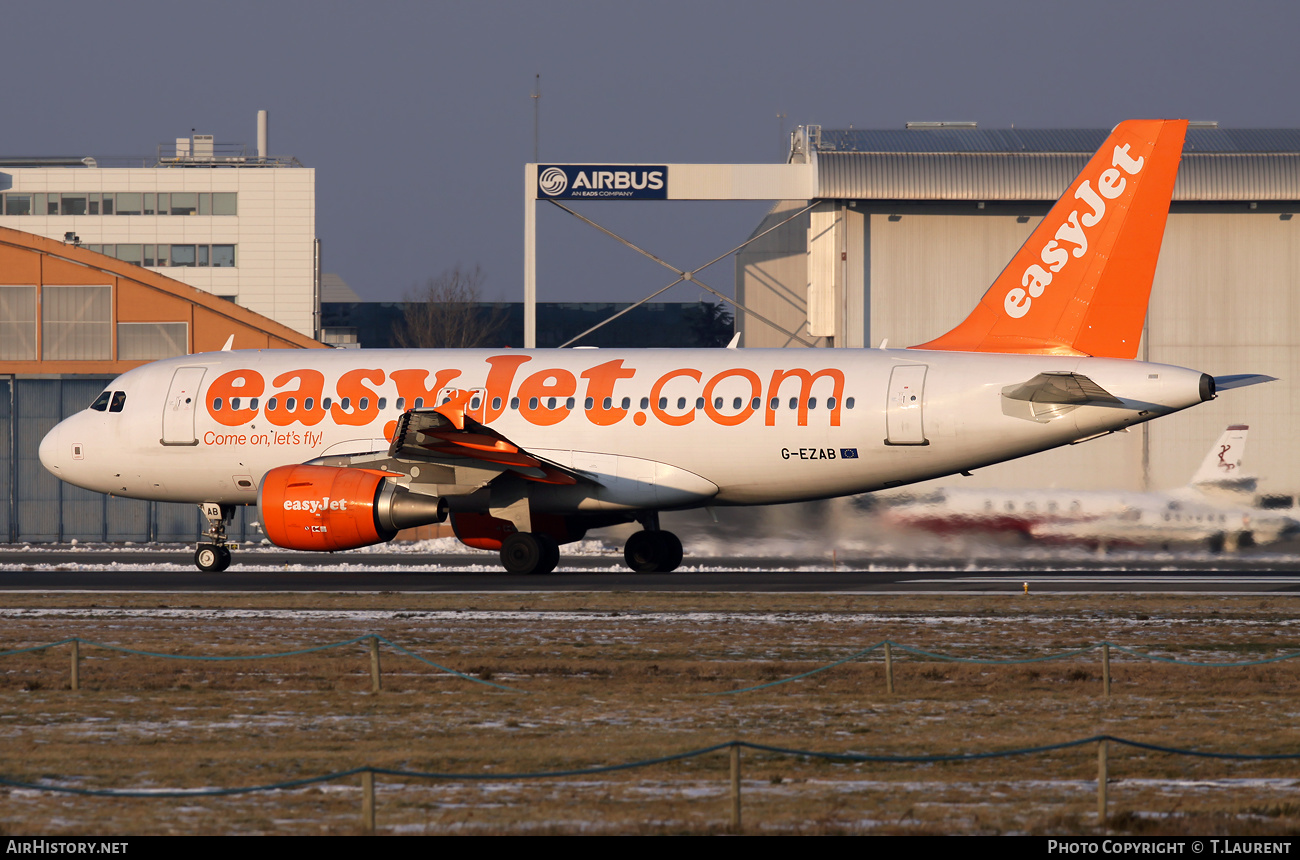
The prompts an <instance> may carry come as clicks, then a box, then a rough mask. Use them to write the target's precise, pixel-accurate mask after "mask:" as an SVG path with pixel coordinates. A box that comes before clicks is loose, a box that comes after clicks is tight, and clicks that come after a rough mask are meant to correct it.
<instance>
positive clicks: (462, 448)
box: [388, 392, 596, 484]
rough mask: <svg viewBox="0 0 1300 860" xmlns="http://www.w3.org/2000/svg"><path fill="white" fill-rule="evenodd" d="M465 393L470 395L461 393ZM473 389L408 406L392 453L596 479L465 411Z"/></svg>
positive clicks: (541, 475)
mask: <svg viewBox="0 0 1300 860" xmlns="http://www.w3.org/2000/svg"><path fill="white" fill-rule="evenodd" d="M462 394H463V395H465V396H464V397H462V396H460V395H462ZM467 399H468V392H459V393H458V394H457V395H453V397H452V398H451V400H449V401H448V402H447V403H444V404H443V405H442V406H439V407H437V408H436V409H408V410H407V411H406V412H403V413H402V415H401V417H400V418H398V419H397V428H396V429H395V430H394V431H393V438H392V441H391V443H390V445H389V448H388V456H389V457H394V458H398V459H403V460H422V461H425V462H430V463H444V464H453V463H458V462H459V463H463V462H465V461H466V460H470V461H473V462H476V463H478V464H480V465H484V466H489V467H497V468H500V469H501V470H502V471H506V470H509V471H511V472H514V473H515V474H517V475H519V476H520V477H521V478H524V479H526V480H529V481H536V482H538V483H543V484H576V483H578V482H579V481H582V482H584V483H589V484H594V483H596V482H595V481H593V480H592V479H591V477H590V476H588V475H586V474H584V473H582V472H579V471H577V470H575V469H569V468H566V467H564V466H561V465H560V464H558V463H553V462H551V461H550V460H547V459H545V458H544V457H538V456H536V455H535V454H530V453H528V452H527V451H525V450H524V449H522V448H520V447H519V446H518V445H516V444H515V443H513V442H511V441H510V440H509V439H507V438H506V437H505V436H502V435H501V434H500V433H498V432H497V431H495V430H493V429H492V428H490V427H487V426H486V425H484V424H481V423H479V422H478V421H475V420H474V419H473V418H471V417H469V416H468V415H466V414H465V411H464V405H465V401H466V400H467Z"/></svg>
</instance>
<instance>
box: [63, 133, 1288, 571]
mask: <svg viewBox="0 0 1300 860" xmlns="http://www.w3.org/2000/svg"><path fill="white" fill-rule="evenodd" d="M1186 128H1187V123H1186V121H1182V120H1177V121H1172V120H1170V121H1166V120H1131V121H1127V122H1124V123H1122V124H1120V125H1119V126H1117V127H1116V128H1115V130H1114V132H1112V134H1111V136H1110V137H1109V138H1108V139H1107V140H1106V142H1105V144H1104V145H1103V146H1102V147H1101V149H1100V150H1099V151H1098V152H1097V154H1096V155H1095V156H1094V157H1093V158H1092V159H1091V160H1090V161H1089V162H1088V165H1087V166H1086V167H1085V168H1084V170H1083V172H1082V173H1081V174H1080V175H1079V176H1078V178H1076V179H1075V181H1074V182H1073V183H1072V184H1071V185H1070V187H1069V189H1068V190H1067V191H1066V193H1065V195H1064V196H1063V197H1062V198H1061V200H1060V201H1059V202H1058V203H1057V204H1056V205H1055V206H1054V207H1053V208H1052V210H1051V212H1050V213H1049V214H1048V215H1047V217H1046V218H1045V219H1044V220H1043V222H1042V223H1041V224H1040V225H1039V226H1038V228H1037V229H1036V230H1035V231H1034V233H1033V234H1032V235H1031V236H1030V238H1029V240H1028V241H1027V242H1026V243H1025V245H1024V247H1022V248H1021V249H1020V251H1019V252H1018V253H1017V254H1016V256H1015V257H1014V258H1013V259H1012V261H1011V263H1010V264H1009V265H1008V267H1007V268H1006V270H1005V271H1003V273H1002V274H1001V275H1000V276H999V277H998V278H997V280H996V281H995V282H994V283H993V285H992V287H990V289H989V291H988V293H987V294H985V296H984V298H983V299H982V300H981V302H980V303H979V305H978V306H977V307H976V308H975V310H974V312H973V313H972V314H971V315H970V316H969V317H968V318H967V319H966V320H965V321H964V322H963V323H962V324H961V325H959V326H958V327H957V328H955V329H953V330H952V331H951V332H949V333H948V334H946V335H944V336H942V337H940V338H938V339H937V340H934V341H931V342H930V343H927V344H923V345H921V346H919V347H914V348H911V349H896V350H884V349H861V350H849V349H834V350H829V349H828V350H797V349H773V350H725V349H705V350H605V349H602V350H593V349H572V350H537V351H515V350H504V351H503V350H382V351H381V350H375V351H366V350H338V351H333V352H315V351H312V352H303V351H297V350H292V351H231V352H219V353H208V354H203V355H193V356H185V357H181V358H175V359H168V360H165V361H158V362H154V363H153V364H149V365H145V366H143V367H139V368H137V369H135V370H132V371H130V372H128V373H125V374H123V375H122V376H120V377H119V378H118V379H116V380H115V381H114V382H113V383H112V384H111V385H110V386H109V387H108V389H107V390H106V391H105V392H104V393H103V395H101V396H100V398H99V399H98V400H96V401H95V402H94V403H93V404H92V405H91V406H90V407H89V408H88V409H86V410H85V411H83V412H80V413H78V414H76V415H73V416H71V417H69V418H68V419H66V420H65V421H63V422H62V423H60V424H59V425H58V426H56V427H55V428H54V429H53V430H51V431H50V433H49V435H48V436H46V438H45V439H44V441H43V442H42V443H41V449H40V456H41V462H42V463H44V465H45V467H46V468H47V469H49V470H50V471H52V472H53V473H54V474H55V475H57V476H59V477H60V478H61V479H63V480H65V481H68V482H70V483H73V484H76V485H77V486H81V487H86V488H89V489H93V490H97V491H99V492H104V493H112V494H114V495H120V496H128V497H133V498H143V499H157V500H161V501H180V502H195V503H198V504H200V505H201V506H202V508H203V510H204V511H205V513H206V514H207V516H208V520H209V522H210V524H211V528H210V529H209V531H208V533H207V534H206V536H205V538H204V540H203V541H202V542H201V543H200V544H199V546H198V549H197V551H196V553H195V563H196V564H197V565H198V566H199V567H200V568H201V569H204V570H220V569H224V568H225V567H226V566H227V565H228V564H229V563H230V551H229V549H228V547H227V544H226V541H225V526H226V523H228V522H229V520H230V518H231V517H233V513H234V506H235V505H257V507H258V513H259V515H260V518H261V523H262V528H263V530H264V531H265V533H266V535H267V537H268V538H269V539H270V540H271V541H272V542H274V543H275V544H277V545H279V546H282V547H287V548H291V549H300V550H317V551H319V550H328V551H333V550H346V549H352V548H355V547H361V546H366V545H368V544H374V543H378V542H381V541H385V540H390V539H391V538H392V537H393V536H394V535H395V534H396V533H397V531H398V530H399V529H401V528H406V527H411V526H418V525H422V524H427V523H433V522H440V521H442V520H443V519H444V518H446V517H448V516H450V518H451V521H452V525H453V526H454V528H455V532H456V535H457V536H458V537H459V538H460V539H461V540H462V541H463V542H465V543H466V544H468V545H469V546H472V547H479V548H482V549H490V550H499V551H500V555H501V561H502V564H503V565H504V566H505V568H506V569H507V570H509V571H512V572H526V573H544V572H547V571H550V570H551V569H553V568H554V567H555V565H556V563H557V562H558V560H559V546H560V545H561V544H563V543H566V542H569V541H573V540H577V539H578V538H580V537H582V535H583V534H584V533H585V532H586V530H587V529H589V528H599V527H602V526H608V525H612V524H616V523H626V522H632V521H637V522H639V523H641V525H642V526H643V530H642V531H638V532H636V533H634V534H633V535H632V536H631V537H630V538H629V539H628V541H627V545H626V548H625V553H624V554H625V557H626V559H627V563H628V564H629V566H631V567H632V568H633V569H635V570H642V571H652V570H672V569H673V568H675V567H676V566H677V565H678V564H680V562H681V559H682V545H681V542H680V541H679V540H678V539H677V538H676V537H675V536H674V535H673V534H672V533H671V532H668V531H663V530H661V529H660V528H659V512H660V511H663V510H669V509H682V508H692V507H700V506H704V505H762V504H770V503H776V502H794V501H801V500H808V499H822V498H829V497H834V496H842V495H848V494H853V493H862V492H867V491H870V490H879V489H882V488H885V487H897V486H901V485H904V484H909V483H912V482H915V481H924V480H928V479H931V478H937V477H942V476H944V475H951V474H956V473H958V472H963V471H966V470H970V469H974V468H978V467H981V466H986V465H989V464H991V463H997V462H1000V461H1003V460H1009V459H1012V458H1015V457H1023V456H1025V455H1026V454H1032V453H1034V452H1037V451H1044V450H1047V449H1049V448H1055V447H1058V446H1060V445H1065V444H1068V443H1071V442H1077V441H1079V440H1081V439H1086V438H1089V437H1092V436H1097V435H1101V434H1104V433H1109V432H1114V431H1117V430H1122V429H1124V428H1126V427H1129V426H1132V425H1134V424H1139V423H1141V422H1144V421H1150V420H1151V419H1153V418H1157V417H1160V416H1162V415H1168V414H1169V413H1172V412H1176V411H1178V410H1180V409H1186V408H1187V407H1189V406H1194V405H1195V404H1197V403H1201V402H1203V401H1206V400H1209V399H1211V398H1213V397H1214V396H1215V392H1216V390H1221V389H1224V388H1231V387H1237V386H1240V385H1247V384H1251V383H1253V382H1261V381H1264V380H1265V379H1266V377H1260V376H1234V377H1220V378H1217V379H1216V378H1212V377H1211V376H1209V375H1207V374H1205V373H1202V372H1200V371H1196V370H1188V369H1185V368H1181V367H1172V366H1168V365H1159V364H1149V363H1143V362H1138V361H1134V360H1133V357H1134V356H1135V355H1136V352H1137V347H1138V340H1139V337H1140V336H1141V329H1142V324H1143V321H1144V319H1145V317H1146V308H1147V300H1148V297H1149V295H1150V289H1151V281H1152V276H1153V273H1154V271H1155V266H1156V258H1157V255H1158V253H1159V250H1160V241H1161V237H1162V236H1163V233H1164V226H1165V220H1166V217H1167V215H1168V212H1169V201H1170V197H1171V194H1172V191H1173V185H1174V176H1175V173H1176V172H1177V168H1178V162H1179V159H1180V157H1181V152H1182V145H1183V137H1184V135H1185V133H1186Z"/></svg>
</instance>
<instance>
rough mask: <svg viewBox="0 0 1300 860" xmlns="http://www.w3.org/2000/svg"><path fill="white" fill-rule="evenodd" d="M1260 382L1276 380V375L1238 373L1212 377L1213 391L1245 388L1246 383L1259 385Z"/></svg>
mask: <svg viewBox="0 0 1300 860" xmlns="http://www.w3.org/2000/svg"><path fill="white" fill-rule="evenodd" d="M1261 382H1277V377H1276V376H1265V375H1264V374H1262V373H1238V374H1236V375H1235V376H1216V377H1214V390H1215V391H1229V390H1231V389H1233V388H1245V387H1246V386H1247V385H1259V384H1260V383H1261Z"/></svg>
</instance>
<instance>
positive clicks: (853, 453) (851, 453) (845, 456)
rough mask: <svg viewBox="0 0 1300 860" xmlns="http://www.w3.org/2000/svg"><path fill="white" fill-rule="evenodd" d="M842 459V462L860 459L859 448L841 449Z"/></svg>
mask: <svg viewBox="0 0 1300 860" xmlns="http://www.w3.org/2000/svg"><path fill="white" fill-rule="evenodd" d="M840 459H841V460H856V459H858V449H857V448H841V449H840Z"/></svg>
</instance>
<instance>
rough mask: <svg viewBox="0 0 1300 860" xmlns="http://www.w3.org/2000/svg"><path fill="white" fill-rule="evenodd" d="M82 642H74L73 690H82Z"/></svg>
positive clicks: (77, 640)
mask: <svg viewBox="0 0 1300 860" xmlns="http://www.w3.org/2000/svg"><path fill="white" fill-rule="evenodd" d="M80 646H81V640H80V639H73V640H72V689H73V690H80V689H81V647H80Z"/></svg>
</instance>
